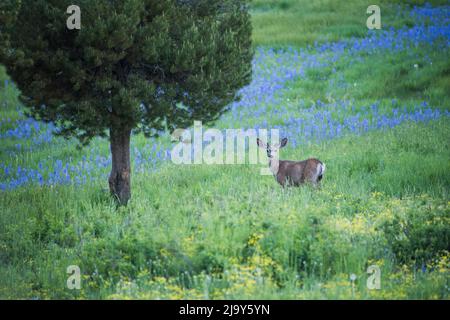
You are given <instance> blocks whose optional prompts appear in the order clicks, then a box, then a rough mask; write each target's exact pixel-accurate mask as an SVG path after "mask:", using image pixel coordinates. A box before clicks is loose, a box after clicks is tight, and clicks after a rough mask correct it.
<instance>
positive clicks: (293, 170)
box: [257, 138, 325, 187]
mask: <svg viewBox="0 0 450 320" xmlns="http://www.w3.org/2000/svg"><path fill="white" fill-rule="evenodd" d="M257 143H258V146H259V147H261V148H265V149H266V151H267V156H268V157H269V166H270V168H271V170H272V173H273V174H274V176H275V179H276V180H277V181H278V183H279V184H280V185H281V186H283V187H284V186H286V185H292V186H300V185H302V184H304V183H311V184H312V185H313V186H317V185H318V184H319V182H320V181H321V180H322V178H323V174H324V173H325V164H324V163H322V162H321V161H320V160H318V159H315V158H310V159H307V160H303V161H290V160H278V166H276V162H273V161H276V160H275V159H276V158H277V157H275V158H274V154H276V155H277V154H278V150H279V149H280V148H283V147H284V146H285V145H286V143H287V138H284V139H283V140H282V141H281V144H277V145H274V146H270V145H268V144H266V143H263V142H262V141H261V140H259V139H257ZM274 171H276V172H274Z"/></svg>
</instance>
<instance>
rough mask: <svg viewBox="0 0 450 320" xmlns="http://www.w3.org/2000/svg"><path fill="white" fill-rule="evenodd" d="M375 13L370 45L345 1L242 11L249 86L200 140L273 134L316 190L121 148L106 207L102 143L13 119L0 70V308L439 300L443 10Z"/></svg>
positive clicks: (447, 285)
mask: <svg viewBox="0 0 450 320" xmlns="http://www.w3.org/2000/svg"><path fill="white" fill-rule="evenodd" d="M379 2H380V3H379V5H380V7H381V17H382V28H381V29H380V30H368V28H367V27H366V19H367V14H366V9H367V6H368V5H369V4H368V3H366V2H364V1H360V0H348V1H345V2H344V1H331V0H324V1H308V0H297V1H296V0H283V1H275V0H254V1H253V4H252V10H251V14H252V21H253V28H254V31H253V40H254V48H255V56H254V60H253V77H252V82H251V84H250V85H249V86H247V87H245V88H243V89H242V91H241V93H242V99H241V100H240V101H239V102H236V103H234V104H233V105H231V106H230V111H229V112H228V113H226V114H224V115H223V116H222V117H221V118H220V119H219V120H218V121H217V123H215V124H214V127H215V128H219V129H227V128H242V129H250V128H254V129H263V128H266V129H271V128H276V129H279V130H280V132H281V134H280V136H282V137H288V139H289V142H288V145H287V147H286V148H285V149H283V150H282V152H281V159H292V160H296V159H298V160H301V159H306V158H308V157H317V158H319V159H321V160H322V161H323V162H324V163H326V166H327V171H326V174H325V176H324V179H323V181H322V185H321V188H320V189H318V190H315V189H312V188H310V187H302V188H287V189H282V188H280V186H279V185H278V184H277V183H276V181H275V180H274V179H273V177H271V176H263V175H260V174H259V172H260V168H261V167H260V166H259V165H250V164H244V165H206V164H204V165H183V166H180V165H175V164H173V163H172V162H171V161H170V150H171V149H172V148H173V143H172V142H171V139H170V136H169V134H168V133H166V134H163V135H162V136H161V137H160V138H154V139H147V138H145V137H144V136H143V135H141V134H135V135H134V136H133V138H132V150H131V151H132V162H133V163H132V169H133V176H132V184H133V197H132V200H131V201H130V203H129V204H128V206H126V207H118V208H117V207H116V204H115V203H114V200H113V199H112V198H111V197H110V195H109V193H108V190H107V176H108V173H109V170H110V166H111V159H110V156H109V144H108V141H107V140H105V139H101V138H97V139H94V141H93V142H92V143H91V144H90V145H89V146H87V147H84V148H83V149H78V148H77V145H78V144H77V141H76V140H64V139H62V138H60V137H57V136H55V135H54V133H55V132H57V131H58V128H57V127H55V126H53V125H51V124H44V123H41V122H38V121H36V120H33V119H31V118H29V117H27V115H26V109H25V108H24V107H23V106H21V105H20V102H19V100H18V94H19V92H18V90H17V89H16V87H15V85H14V83H13V82H11V80H9V78H8V76H7V74H6V72H5V70H4V69H3V68H2V67H0V298H3V299H11V298H23V299H55V298H62V299H70V298H76V299H93V298H101V299H448V298H449V293H450V281H449V279H450V278H449V266H450V253H449V251H450V197H449V192H450V190H449V189H450V4H449V3H448V1H431V2H430V3H424V2H423V1H410V4H405V3H404V1H379ZM71 265H77V266H79V267H80V270H81V274H82V281H81V289H80V290H70V289H68V288H67V285H66V283H67V278H68V274H67V267H68V266H71ZM370 266H377V267H379V270H380V288H379V289H373V288H372V289H371V288H369V287H368V286H367V279H368V277H370V276H371V274H370V273H368V272H367V270H368V267H370Z"/></svg>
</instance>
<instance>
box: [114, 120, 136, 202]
mask: <svg viewBox="0 0 450 320" xmlns="http://www.w3.org/2000/svg"><path fill="white" fill-rule="evenodd" d="M109 132H110V133H109V135H110V144H111V158H112V168H111V174H110V176H109V189H110V190H111V194H112V195H113V196H115V197H116V199H117V200H118V202H119V204H121V205H126V204H127V203H128V200H130V197H131V184H130V175H131V166H130V136H131V129H126V128H120V127H119V128H118V127H112V128H111V129H110V131H109Z"/></svg>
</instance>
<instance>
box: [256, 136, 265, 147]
mask: <svg viewBox="0 0 450 320" xmlns="http://www.w3.org/2000/svg"><path fill="white" fill-rule="evenodd" d="M256 143H257V144H258V147H260V148H264V149H266V148H267V144H265V143H264V142H262V140H261V139H259V138H256Z"/></svg>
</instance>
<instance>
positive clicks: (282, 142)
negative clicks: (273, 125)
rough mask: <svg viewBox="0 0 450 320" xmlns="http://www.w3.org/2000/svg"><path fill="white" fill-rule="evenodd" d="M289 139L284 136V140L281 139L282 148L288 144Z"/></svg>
mask: <svg viewBox="0 0 450 320" xmlns="http://www.w3.org/2000/svg"><path fill="white" fill-rule="evenodd" d="M287 141H288V140H287V138H283V140H281V145H280V148H283V147H284V146H285V145H286V144H287Z"/></svg>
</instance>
